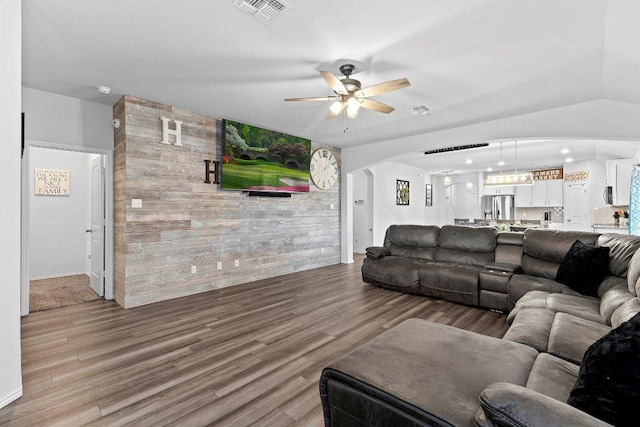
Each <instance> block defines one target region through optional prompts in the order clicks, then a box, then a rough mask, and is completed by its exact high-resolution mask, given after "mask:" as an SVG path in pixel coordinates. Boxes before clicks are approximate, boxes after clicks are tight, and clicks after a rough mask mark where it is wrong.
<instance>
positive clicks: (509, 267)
mask: <svg viewBox="0 0 640 427" xmlns="http://www.w3.org/2000/svg"><path fill="white" fill-rule="evenodd" d="M484 268H485V269H486V270H494V271H502V272H503V273H519V272H520V271H522V267H520V266H519V265H517V264H507V263H504V262H492V263H489V264H487V265H485V266H484Z"/></svg>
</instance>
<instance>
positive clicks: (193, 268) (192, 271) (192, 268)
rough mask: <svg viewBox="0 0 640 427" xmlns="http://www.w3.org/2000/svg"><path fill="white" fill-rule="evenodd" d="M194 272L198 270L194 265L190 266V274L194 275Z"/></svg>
mask: <svg viewBox="0 0 640 427" xmlns="http://www.w3.org/2000/svg"><path fill="white" fill-rule="evenodd" d="M196 271H198V268H197V267H196V266H195V265H192V266H191V274H196Z"/></svg>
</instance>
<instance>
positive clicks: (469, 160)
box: [465, 159, 473, 165]
mask: <svg viewBox="0 0 640 427" xmlns="http://www.w3.org/2000/svg"><path fill="white" fill-rule="evenodd" d="M465 163H466V164H468V165H470V164H471V163H473V160H471V159H467V160H466V161H465Z"/></svg>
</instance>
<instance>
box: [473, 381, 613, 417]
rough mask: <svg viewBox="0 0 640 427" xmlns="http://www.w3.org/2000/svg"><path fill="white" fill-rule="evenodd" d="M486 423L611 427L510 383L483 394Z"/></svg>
mask: <svg viewBox="0 0 640 427" xmlns="http://www.w3.org/2000/svg"><path fill="white" fill-rule="evenodd" d="M480 404H481V405H482V409H483V410H484V415H485V417H486V420H481V417H478V419H477V420H476V424H477V425H483V424H481V422H483V421H489V422H490V424H488V425H497V426H517V427H523V426H583V427H588V426H609V425H610V424H607V423H605V422H604V421H600V420H599V419H597V418H595V417H592V416H591V415H589V414H587V413H586V412H582V411H581V410H579V409H577V408H574V407H573V406H571V405H569V404H567V403H564V402H561V401H559V400H556V399H554V398H552V397H549V396H545V395H544V394H541V393H538V392H535V391H533V390H530V389H527V388H524V387H522V386H519V385H515V384H509V383H494V384H491V385H490V386H489V387H487V388H485V389H484V390H483V391H482V393H481V394H480ZM484 425H486V423H485V424H484Z"/></svg>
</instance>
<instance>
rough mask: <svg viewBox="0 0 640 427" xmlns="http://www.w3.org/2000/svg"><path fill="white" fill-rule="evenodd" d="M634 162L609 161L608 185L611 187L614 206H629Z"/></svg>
mask: <svg viewBox="0 0 640 427" xmlns="http://www.w3.org/2000/svg"><path fill="white" fill-rule="evenodd" d="M632 168H633V160H631V159H619V160H609V161H607V185H610V186H611V189H612V194H613V203H612V205H614V206H624V205H628V204H629V195H630V193H631V171H632Z"/></svg>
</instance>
